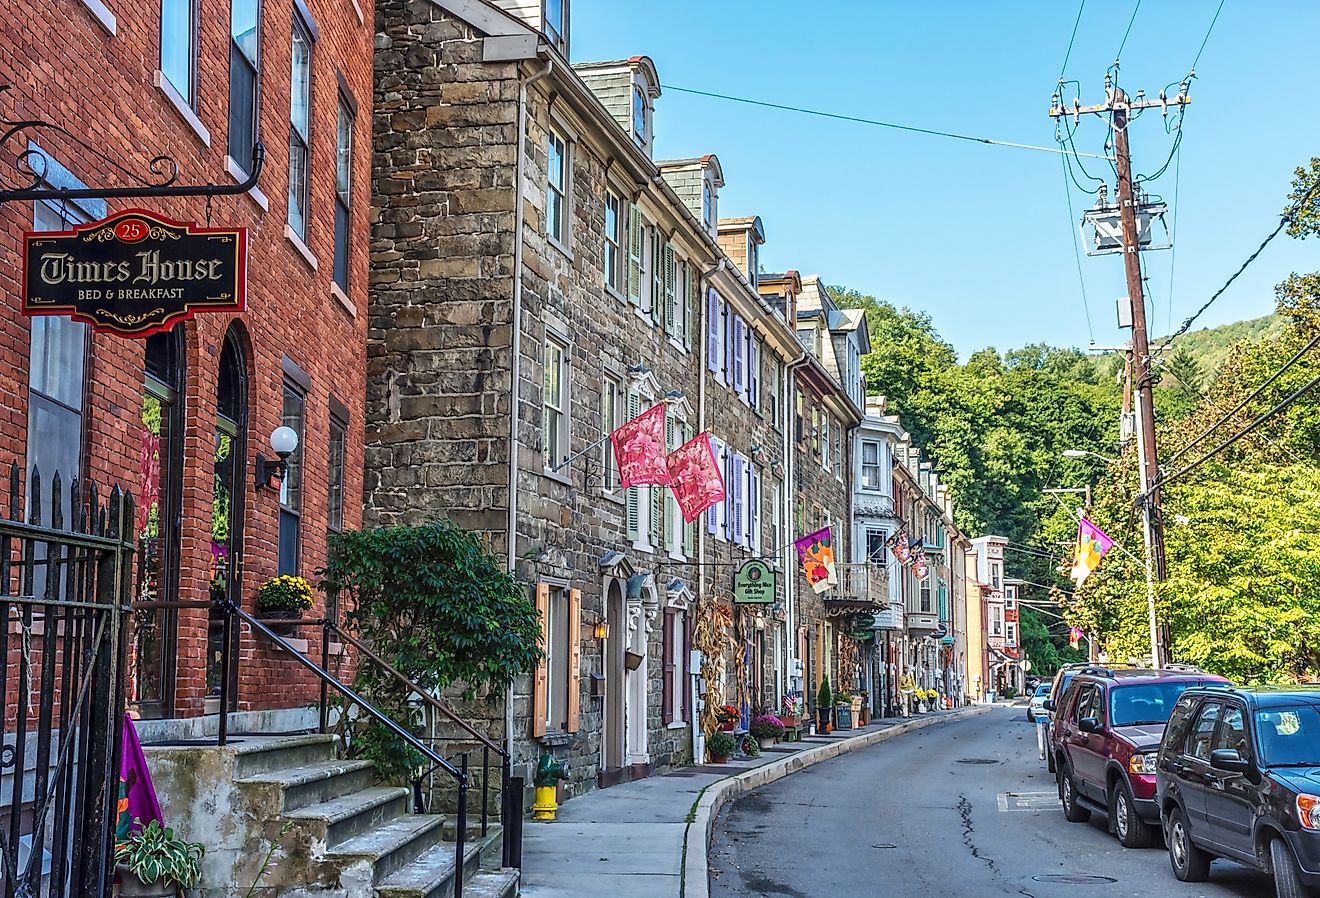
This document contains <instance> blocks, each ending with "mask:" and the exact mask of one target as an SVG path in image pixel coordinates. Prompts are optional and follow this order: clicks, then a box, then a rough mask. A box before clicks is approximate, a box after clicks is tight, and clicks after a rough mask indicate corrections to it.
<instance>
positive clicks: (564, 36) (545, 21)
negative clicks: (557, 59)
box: [541, 0, 570, 57]
mask: <svg viewBox="0 0 1320 898" xmlns="http://www.w3.org/2000/svg"><path fill="white" fill-rule="evenodd" d="M552 2H557V3H558V4H559V21H558V22H557V23H555V24H554V25H551V23H550V4H551V3H552ZM569 2H570V0H541V31H542V33H543V34H544V35H545V36H546V38H547V39H549V41H550V43H551V44H552V45H554V48H555V49H556V50H558V51H559V52H560V53H561V54H562V55H563V56H565V57H567V56H568V15H569Z"/></svg>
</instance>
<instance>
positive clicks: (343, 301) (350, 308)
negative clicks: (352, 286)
mask: <svg viewBox="0 0 1320 898" xmlns="http://www.w3.org/2000/svg"><path fill="white" fill-rule="evenodd" d="M330 295H331V296H333V297H334V298H335V302H337V303H339V304H340V305H341V306H343V307H344V311H345V312H347V313H348V314H350V315H352V316H353V317H354V318H356V317H357V316H358V310H357V306H355V305H353V300H351V299H349V298H348V294H347V293H345V292H344V291H343V290H341V289H340V287H339V285H338V284H336V283H335V282H334V281H331V282H330Z"/></svg>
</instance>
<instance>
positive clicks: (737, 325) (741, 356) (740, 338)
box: [733, 315, 747, 393]
mask: <svg viewBox="0 0 1320 898" xmlns="http://www.w3.org/2000/svg"><path fill="white" fill-rule="evenodd" d="M746 385H747V338H746V336H744V326H743V320H742V316H740V315H734V316H733V388H734V389H735V390H737V391H738V392H739V393H741V392H743V390H745V389H746Z"/></svg>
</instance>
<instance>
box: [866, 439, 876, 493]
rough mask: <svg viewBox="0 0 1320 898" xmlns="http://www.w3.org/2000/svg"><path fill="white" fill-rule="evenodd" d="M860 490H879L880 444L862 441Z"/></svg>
mask: <svg viewBox="0 0 1320 898" xmlns="http://www.w3.org/2000/svg"><path fill="white" fill-rule="evenodd" d="M862 489H864V490H878V489H880V444H879V443H876V442H873V441H871V440H863V441H862Z"/></svg>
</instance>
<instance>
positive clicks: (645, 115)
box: [632, 84, 651, 148]
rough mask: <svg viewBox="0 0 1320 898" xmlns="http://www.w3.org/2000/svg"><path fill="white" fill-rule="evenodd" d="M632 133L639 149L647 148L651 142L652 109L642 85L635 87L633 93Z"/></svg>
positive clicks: (635, 85)
mask: <svg viewBox="0 0 1320 898" xmlns="http://www.w3.org/2000/svg"><path fill="white" fill-rule="evenodd" d="M632 132H633V140H635V141H637V145H638V146H639V147H643V148H644V147H645V146H646V145H647V143H649V142H650V140H651V107H650V104H649V103H647V102H646V91H645V90H644V89H643V88H642V86H641V85H640V84H634V85H633V91H632Z"/></svg>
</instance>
